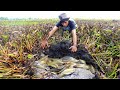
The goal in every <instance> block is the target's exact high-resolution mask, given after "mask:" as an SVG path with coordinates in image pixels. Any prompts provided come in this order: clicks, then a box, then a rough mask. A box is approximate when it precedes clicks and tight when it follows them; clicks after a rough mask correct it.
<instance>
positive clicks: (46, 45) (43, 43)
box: [40, 40, 49, 49]
mask: <svg viewBox="0 0 120 90" xmlns="http://www.w3.org/2000/svg"><path fill="white" fill-rule="evenodd" d="M40 47H41V48H42V49H45V48H47V47H49V45H48V41H47V40H42V41H41V45H40Z"/></svg>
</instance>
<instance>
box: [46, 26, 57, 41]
mask: <svg viewBox="0 0 120 90" xmlns="http://www.w3.org/2000/svg"><path fill="white" fill-rule="evenodd" d="M57 30H58V27H57V26H54V27H53V29H52V30H51V31H50V32H49V33H48V37H46V39H47V40H48V39H49V38H50V37H51V36H52V35H53V34H54V33H55V32H56V31H57Z"/></svg>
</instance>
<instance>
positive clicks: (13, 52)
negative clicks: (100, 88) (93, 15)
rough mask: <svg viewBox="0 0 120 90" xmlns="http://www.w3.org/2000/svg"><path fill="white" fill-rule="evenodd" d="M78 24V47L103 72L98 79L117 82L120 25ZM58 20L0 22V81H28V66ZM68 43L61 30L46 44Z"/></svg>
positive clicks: (101, 22)
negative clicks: (87, 54) (26, 79)
mask: <svg viewBox="0 0 120 90" xmlns="http://www.w3.org/2000/svg"><path fill="white" fill-rule="evenodd" d="M75 20H76V22H77V24H78V29H77V37H78V44H83V45H85V47H86V49H87V50H88V51H89V53H90V54H91V55H92V57H93V58H94V60H95V62H96V63H97V64H98V65H99V67H100V68H101V69H102V71H103V73H102V74H100V75H99V76H100V78H101V79H118V78H120V21H117V20H82V19H75ZM57 21H58V20H57V19H48V20H47V19H45V20H44V19H43V20H11V21H10V20H1V21H0V78H1V79H3V78H4V79H9V78H17V79H24V78H29V77H30V73H29V70H31V67H30V65H31V64H32V61H34V59H35V57H34V56H35V55H36V54H37V52H40V51H41V49H40V41H41V39H42V36H43V35H45V34H46V33H47V32H48V31H50V30H51V29H52V27H53V26H54V25H55V24H56V22H57ZM69 39H71V37H70V35H69V34H68V33H67V32H66V33H64V35H63V37H62V36H61V30H59V31H58V32H56V33H55V34H54V35H53V36H52V37H51V38H50V40H49V44H51V43H56V42H59V41H62V40H69Z"/></svg>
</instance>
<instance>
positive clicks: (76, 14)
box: [0, 11, 120, 19]
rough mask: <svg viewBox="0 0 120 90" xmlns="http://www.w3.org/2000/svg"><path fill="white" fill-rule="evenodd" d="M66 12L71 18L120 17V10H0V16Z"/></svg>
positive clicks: (46, 15) (42, 14)
mask: <svg viewBox="0 0 120 90" xmlns="http://www.w3.org/2000/svg"><path fill="white" fill-rule="evenodd" d="M64 12H65V13H67V14H68V15H69V16H70V17H71V18H82V19H120V11H0V17H8V18H58V15H59V14H61V13H64Z"/></svg>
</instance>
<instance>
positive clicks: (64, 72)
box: [59, 68, 75, 76]
mask: <svg viewBox="0 0 120 90" xmlns="http://www.w3.org/2000/svg"><path fill="white" fill-rule="evenodd" d="M74 71H75V68H69V69H65V70H64V71H63V72H62V73H60V74H59V75H60V76H64V75H69V74H71V73H73V72H74Z"/></svg>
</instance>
